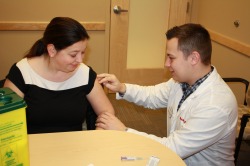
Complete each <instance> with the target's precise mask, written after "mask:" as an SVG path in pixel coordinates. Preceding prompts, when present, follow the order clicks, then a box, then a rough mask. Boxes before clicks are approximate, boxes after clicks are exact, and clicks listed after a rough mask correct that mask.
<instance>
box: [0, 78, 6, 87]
mask: <svg viewBox="0 0 250 166" xmlns="http://www.w3.org/2000/svg"><path fill="white" fill-rule="evenodd" d="M4 82H5V79H3V80H0V88H2V87H3V84H4Z"/></svg>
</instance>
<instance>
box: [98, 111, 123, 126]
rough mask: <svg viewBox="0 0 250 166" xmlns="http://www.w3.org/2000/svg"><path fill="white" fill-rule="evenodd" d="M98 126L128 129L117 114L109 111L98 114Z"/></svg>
mask: <svg viewBox="0 0 250 166" xmlns="http://www.w3.org/2000/svg"><path fill="white" fill-rule="evenodd" d="M96 127H97V128H102V129H105V130H120V131H125V130H126V126H125V125H124V124H123V123H122V122H121V121H120V120H119V119H118V118H117V117H116V116H115V115H113V114H111V113H109V112H104V113H102V114H100V115H99V116H98V118H97V120H96Z"/></svg>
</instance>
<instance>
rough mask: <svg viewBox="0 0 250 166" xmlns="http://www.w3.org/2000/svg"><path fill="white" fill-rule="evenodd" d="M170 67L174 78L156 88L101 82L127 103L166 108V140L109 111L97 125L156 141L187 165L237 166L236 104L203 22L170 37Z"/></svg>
mask: <svg viewBox="0 0 250 166" xmlns="http://www.w3.org/2000/svg"><path fill="white" fill-rule="evenodd" d="M166 37H167V57H166V62H165V66H166V67H167V68H168V69H169V71H170V72H171V74H172V78H171V79H170V80H169V81H167V82H164V83H161V84H158V85H155V86H147V87H146V86H139V85H132V84H127V83H126V84H124V83H120V82H119V80H118V79H117V78H116V77H115V76H114V75H111V74H105V73H104V74H100V75H98V79H99V82H100V83H103V84H104V85H105V86H106V87H107V88H109V89H110V90H112V91H115V92H118V93H117V98H118V99H125V100H127V101H129V102H133V103H135V104H138V105H142V106H144V107H146V108H151V109H156V108H164V107H165V108H166V107H167V128H168V131H167V133H168V135H167V137H163V138H159V137H157V136H154V135H149V134H146V133H143V132H139V131H136V130H134V129H130V128H127V127H126V126H125V125H124V124H123V123H122V122H121V121H120V120H119V119H118V118H116V117H115V116H114V115H112V114H109V113H104V114H102V115H100V116H99V117H98V119H97V123H96V125H97V126H98V127H101V128H103V129H113V130H123V131H127V132H131V133H136V134H139V135H143V136H146V137H149V138H152V139H154V140H156V141H158V142H160V143H162V144H164V145H165V146H166V147H168V148H170V149H172V150H173V151H174V152H176V153H177V154H178V155H179V156H180V157H181V158H182V159H183V160H184V161H185V163H186V164H187V165H190V166H195V165H197V166H201V165H202V166H206V165H217V166H221V165H225V166H232V165H234V157H233V156H234V147H235V138H236V123H237V102H236V99H235V96H234V94H233V93H232V91H231V90H230V88H229V87H228V86H227V84H226V83H225V82H224V81H223V79H222V78H221V76H220V75H219V74H218V73H217V70H216V68H215V67H214V66H212V65H211V53H212V46H211V39H210V35H209V33H208V31H207V30H206V29H205V28H203V27H202V26H201V25H199V24H184V25H182V26H176V27H174V28H172V29H170V30H169V31H168V32H167V33H166Z"/></svg>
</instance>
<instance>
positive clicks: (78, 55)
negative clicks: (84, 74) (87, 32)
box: [53, 40, 88, 72]
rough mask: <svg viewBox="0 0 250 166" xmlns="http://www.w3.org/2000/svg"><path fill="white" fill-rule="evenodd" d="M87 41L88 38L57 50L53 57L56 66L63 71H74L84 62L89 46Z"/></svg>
mask: <svg viewBox="0 0 250 166" xmlns="http://www.w3.org/2000/svg"><path fill="white" fill-rule="evenodd" d="M87 41H88V40H82V41H79V42H76V43H74V44H72V45H71V46H69V47H67V48H65V49H62V50H60V51H56V53H55V55H54V57H53V58H54V62H55V65H56V68H57V69H58V70H61V71H63V72H72V71H74V70H75V69H76V68H77V67H78V66H79V64H80V63H82V60H83V58H84V55H85V51H86V47H87Z"/></svg>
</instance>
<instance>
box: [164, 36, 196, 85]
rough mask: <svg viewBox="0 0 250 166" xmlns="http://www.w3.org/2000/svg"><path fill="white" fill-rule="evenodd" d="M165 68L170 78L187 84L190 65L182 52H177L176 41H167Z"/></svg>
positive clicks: (174, 39)
mask: <svg viewBox="0 0 250 166" xmlns="http://www.w3.org/2000/svg"><path fill="white" fill-rule="evenodd" d="M165 67H167V68H168V70H169V71H170V73H171V75H172V78H173V79H174V80H175V81H178V82H188V80H189V79H190V71H191V70H190V69H191V64H190V61H189V57H188V58H186V57H185V56H184V54H183V52H182V51H180V50H178V39H177V38H172V39H170V40H168V41H167V55H166V62H165Z"/></svg>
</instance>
